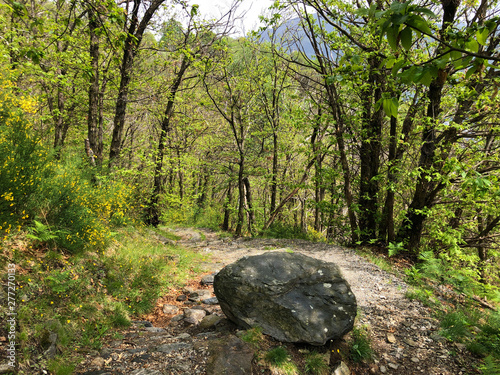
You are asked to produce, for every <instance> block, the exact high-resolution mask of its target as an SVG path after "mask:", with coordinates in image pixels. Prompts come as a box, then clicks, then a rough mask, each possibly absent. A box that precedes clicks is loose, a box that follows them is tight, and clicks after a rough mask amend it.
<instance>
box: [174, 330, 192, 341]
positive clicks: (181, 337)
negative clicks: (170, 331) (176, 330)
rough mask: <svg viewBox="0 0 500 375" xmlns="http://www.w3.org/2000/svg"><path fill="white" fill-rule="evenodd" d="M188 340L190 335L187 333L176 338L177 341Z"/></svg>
mask: <svg viewBox="0 0 500 375" xmlns="http://www.w3.org/2000/svg"><path fill="white" fill-rule="evenodd" d="M190 338H191V335H190V334H189V333H187V332H183V333H181V334H180V335H179V336H177V337H176V339H177V340H187V339H190Z"/></svg>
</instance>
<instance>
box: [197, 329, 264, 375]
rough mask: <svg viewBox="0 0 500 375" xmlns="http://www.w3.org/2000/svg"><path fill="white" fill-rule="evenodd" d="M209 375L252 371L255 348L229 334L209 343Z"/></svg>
mask: <svg viewBox="0 0 500 375" xmlns="http://www.w3.org/2000/svg"><path fill="white" fill-rule="evenodd" d="M208 350H209V357H208V361H207V368H206V372H207V375H223V374H224V375H241V374H251V373H252V360H253V357H254V353H255V352H254V350H253V349H252V348H251V347H250V346H249V345H248V344H247V343H245V342H244V341H242V340H240V339H239V338H238V337H236V336H233V335H229V336H226V337H223V338H222V339H219V340H213V341H211V342H210V343H209V347H208Z"/></svg>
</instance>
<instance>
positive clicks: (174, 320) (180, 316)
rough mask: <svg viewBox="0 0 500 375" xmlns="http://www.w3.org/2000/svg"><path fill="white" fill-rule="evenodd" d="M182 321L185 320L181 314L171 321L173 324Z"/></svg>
mask: <svg viewBox="0 0 500 375" xmlns="http://www.w3.org/2000/svg"><path fill="white" fill-rule="evenodd" d="M182 319H184V314H179V315H176V316H174V317H172V319H170V321H171V322H179V321H181V320H182Z"/></svg>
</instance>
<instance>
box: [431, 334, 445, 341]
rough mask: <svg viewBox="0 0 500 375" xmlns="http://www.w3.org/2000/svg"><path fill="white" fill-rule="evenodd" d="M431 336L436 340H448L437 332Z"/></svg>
mask: <svg viewBox="0 0 500 375" xmlns="http://www.w3.org/2000/svg"><path fill="white" fill-rule="evenodd" d="M430 338H431V339H433V340H434V341H436V342H442V343H444V342H446V338H444V337H443V336H441V335H438V334H437V333H431V335H430Z"/></svg>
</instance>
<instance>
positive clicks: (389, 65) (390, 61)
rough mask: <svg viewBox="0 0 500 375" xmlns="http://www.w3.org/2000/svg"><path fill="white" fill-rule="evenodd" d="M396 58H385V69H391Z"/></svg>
mask: <svg viewBox="0 0 500 375" xmlns="http://www.w3.org/2000/svg"><path fill="white" fill-rule="evenodd" d="M395 62H396V59H395V58H394V57H391V58H388V59H386V60H385V67H386V68H387V69H391V68H392V67H393V66H394V63H395Z"/></svg>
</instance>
